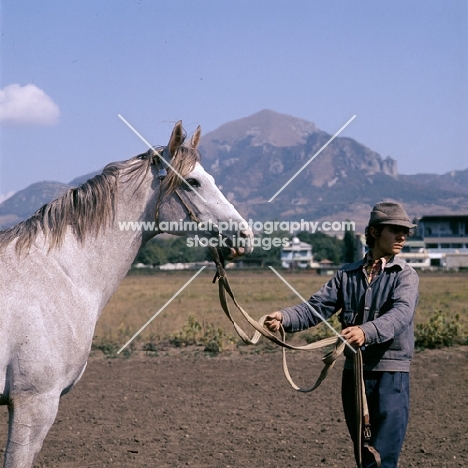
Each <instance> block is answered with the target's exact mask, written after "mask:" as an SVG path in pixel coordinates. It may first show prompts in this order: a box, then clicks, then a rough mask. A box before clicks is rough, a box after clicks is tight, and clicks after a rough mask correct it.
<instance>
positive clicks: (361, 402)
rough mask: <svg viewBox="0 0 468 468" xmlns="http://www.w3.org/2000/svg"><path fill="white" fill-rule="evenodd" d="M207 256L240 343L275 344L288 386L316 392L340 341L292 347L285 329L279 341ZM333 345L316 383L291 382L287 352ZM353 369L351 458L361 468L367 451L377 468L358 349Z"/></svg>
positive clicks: (341, 348)
mask: <svg viewBox="0 0 468 468" xmlns="http://www.w3.org/2000/svg"><path fill="white" fill-rule="evenodd" d="M209 250H210V253H211V255H212V257H213V260H214V262H215V265H216V274H215V277H214V278H213V283H216V282H217V283H218V290H219V301H220V304H221V307H222V309H223V311H224V313H225V314H226V316H227V317H228V318H229V320H230V321H231V323H232V324H233V326H234V329H235V330H236V332H237V334H238V335H239V337H240V338H241V339H242V341H243V342H244V343H246V344H256V343H258V341H259V340H260V338H261V337H262V336H264V337H265V338H267V339H269V340H270V341H272V342H274V343H276V344H277V345H279V346H281V348H282V361H283V372H284V375H285V377H286V379H287V381H288V382H289V384H290V385H291V386H292V387H293V388H294V389H295V390H297V391H299V392H303V393H308V392H312V391H313V390H315V389H316V388H317V387H318V386H319V385H320V384H321V383H322V381H323V380H324V379H325V378H326V377H327V375H328V373H329V371H330V370H331V369H332V368H333V366H334V365H335V362H336V359H337V358H338V357H339V356H340V355H341V354H342V353H343V351H344V347H345V343H344V342H343V340H341V339H340V338H335V337H330V338H325V339H323V340H320V341H316V342H314V343H310V344H308V345H304V346H293V345H290V344H289V343H286V341H285V337H286V333H285V331H284V328H283V327H282V326H280V330H279V333H280V337H281V338H278V337H277V336H276V335H275V334H273V333H271V332H270V331H269V330H268V329H267V328H265V327H264V325H263V324H264V322H265V319H266V317H267V316H266V315H264V316H263V317H261V318H260V319H259V320H258V321H257V320H255V319H253V318H252V317H251V316H250V315H249V314H248V313H247V312H246V311H245V310H244V309H243V308H242V307H241V305H240V304H239V303H238V302H237V300H236V298H235V296H234V293H233V291H232V289H231V286H230V285H229V281H228V278H227V275H226V271H225V270H224V266H223V260H222V259H221V258H220V256H219V252H218V250H217V249H216V248H214V247H209ZM226 292H227V293H228V295H229V296H230V297H231V299H232V301H233V303H234V305H235V306H236V307H237V308H238V309H239V311H240V312H241V314H242V316H243V317H244V318H245V319H246V320H247V322H248V323H249V324H250V325H251V326H252V327H253V328H254V329H255V330H256V331H255V333H254V335H253V337H252V338H249V337H248V336H247V334H246V333H245V332H244V330H243V329H242V328H241V327H240V326H239V325H237V323H236V322H235V321H234V319H233V318H232V315H231V312H230V310H229V306H228V302H227V298H226ZM329 345H334V347H333V349H332V350H331V351H329V352H328V353H326V354H325V355H324V356H323V357H322V362H323V364H324V367H323V369H322V371H321V373H320V375H319V376H318V378H317V380H316V381H315V383H314V384H313V385H312V386H311V387H305V388H304V387H299V386H297V385H296V384H295V383H294V381H293V380H292V378H291V374H290V372H289V368H288V364H287V360H286V349H292V350H298V351H306V350H312V349H320V348H323V347H325V346H329ZM353 367H354V385H355V396H356V405H355V406H356V437H353V441H354V454H355V458H356V464H357V467H358V468H362V454H363V451H364V449H366V450H368V451H369V452H371V453H372V455H373V456H374V458H375V462H376V464H377V468H379V467H380V455H379V454H378V452H377V451H376V450H375V449H374V448H373V447H371V446H370V445H369V443H370V438H371V432H370V422H369V410H368V407H367V399H366V392H365V387H364V377H363V363H362V353H361V350H360V349H358V350H357V352H356V353H354V358H353Z"/></svg>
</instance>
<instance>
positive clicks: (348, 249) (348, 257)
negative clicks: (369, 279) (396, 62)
mask: <svg viewBox="0 0 468 468" xmlns="http://www.w3.org/2000/svg"><path fill="white" fill-rule="evenodd" d="M355 254H356V244H355V236H354V231H346V232H345V235H344V238H343V254H342V260H343V262H344V263H352V262H354V256H355Z"/></svg>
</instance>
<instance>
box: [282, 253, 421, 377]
mask: <svg viewBox="0 0 468 468" xmlns="http://www.w3.org/2000/svg"><path fill="white" fill-rule="evenodd" d="M363 263H364V261H363V260H361V261H359V262H356V263H351V264H348V265H345V266H344V267H343V268H342V269H340V270H339V271H338V272H337V273H336V275H335V276H334V278H332V279H331V280H330V281H329V282H328V283H327V284H325V285H324V286H323V287H322V288H321V289H320V290H319V291H318V292H317V293H316V294H314V295H313V296H312V297H311V298H310V299H309V301H308V303H307V302H305V303H303V304H299V305H297V306H294V307H288V308H286V309H283V310H281V312H282V313H283V326H284V328H285V330H286V331H287V332H296V331H300V330H305V329H307V328H310V327H312V326H314V325H317V324H318V323H321V320H320V319H319V318H318V317H317V316H316V315H315V314H314V313H313V312H312V311H311V309H310V307H309V305H308V304H310V306H312V307H313V308H314V309H315V311H317V312H318V313H320V315H321V316H322V317H323V318H325V319H328V318H330V317H331V316H332V315H333V314H334V313H336V312H338V311H340V310H341V312H340V314H339V319H340V322H341V324H342V326H343V327H347V326H350V325H359V326H360V327H361V328H362V330H363V331H364V333H365V336H366V338H365V348H364V350H363V360H364V369H365V370H375V371H390V372H393V371H400V372H409V368H410V362H411V358H412V356H413V351H414V330H413V317H414V311H415V309H416V305H417V303H418V299H419V292H418V285H419V278H418V275H417V274H416V272H415V271H414V269H413V268H411V267H410V266H408V265H407V264H406V262H405V261H404V260H401V259H399V258H398V257H393V258H392V259H390V261H389V262H387V264H386V265H385V268H384V270H383V271H382V272H381V274H380V275H378V276H377V277H376V278H374V280H373V281H372V282H371V284H370V285H369V284H368V283H367V280H366V277H365V275H364V272H363V270H362V266H363ZM352 354H353V353H352V351H351V350H348V348H347V347H346V350H345V355H346V362H345V368H351V367H352V361H351V355H352Z"/></svg>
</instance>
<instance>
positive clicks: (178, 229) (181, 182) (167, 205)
mask: <svg viewBox="0 0 468 468" xmlns="http://www.w3.org/2000/svg"><path fill="white" fill-rule="evenodd" d="M200 137H201V128H200V126H199V127H198V128H197V129H196V131H195V133H194V134H193V135H192V137H191V138H190V139H189V140H188V142H186V141H185V140H186V135H185V132H184V130H183V128H182V122H181V121H179V122H177V123H176V124H175V126H174V129H173V131H172V134H171V137H170V139H169V142H168V144H167V146H165V147H159V148H153V149H152V150H149V152H148V157H151V158H152V160H153V165H154V170H155V172H156V173H157V178H158V179H159V193H158V199H157V203H156V209H155V211H156V213H155V219H156V224H157V228H158V232H166V233H169V234H174V235H183V236H188V237H192V238H195V237H196V236H198V241H199V245H207V246H210V247H216V248H218V250H219V251H220V253H221V254H222V256H223V257H224V258H227V259H232V258H235V257H237V256H241V255H244V254H248V253H250V252H251V251H252V249H253V246H252V239H253V233H252V230H251V229H250V227H249V226H248V224H247V222H246V221H245V220H244V219H243V218H242V216H241V215H240V214H239V213H238V211H237V210H236V209H235V208H234V206H233V205H232V204H231V203H230V202H229V201H228V200H227V199H226V197H225V196H224V195H223V194H222V192H221V191H220V190H219V188H218V187H217V186H216V183H215V180H214V178H213V176H211V175H210V174H208V173H207V172H206V171H205V170H204V168H203V166H202V165H201V163H200V154H199V152H198V149H197V148H198V145H199V143H200Z"/></svg>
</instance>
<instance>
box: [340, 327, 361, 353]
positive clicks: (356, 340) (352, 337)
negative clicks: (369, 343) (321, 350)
mask: <svg viewBox="0 0 468 468" xmlns="http://www.w3.org/2000/svg"><path fill="white" fill-rule="evenodd" d="M341 336H343V338H344V339H345V340H346V341H347V342H348V343H349V344H350V345H351V346H353V347H354V348H359V347H361V346H363V345H364V343H365V341H366V335H365V334H364V332H363V331H362V329H361V328H360V327H348V328H345V329H344V330H343V331H342V332H341Z"/></svg>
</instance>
